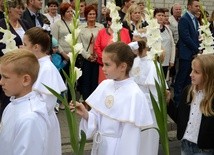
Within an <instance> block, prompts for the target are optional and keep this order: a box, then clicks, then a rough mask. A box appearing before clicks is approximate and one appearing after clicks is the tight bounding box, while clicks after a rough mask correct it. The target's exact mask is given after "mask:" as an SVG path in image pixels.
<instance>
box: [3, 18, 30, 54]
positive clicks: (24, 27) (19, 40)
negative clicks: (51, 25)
mask: <svg viewBox="0 0 214 155" xmlns="http://www.w3.org/2000/svg"><path fill="white" fill-rule="evenodd" d="M19 23H20V24H21V26H22V28H23V29H24V30H25V31H26V30H28V29H29V28H30V26H29V24H28V22H27V21H26V20H23V19H21V20H19ZM9 26H10V31H11V32H12V34H14V35H16V38H15V39H14V40H15V42H16V46H17V47H19V46H20V45H22V39H21V38H20V36H19V35H18V34H17V33H16V31H15V30H14V29H13V27H12V26H11V25H10V24H9ZM0 27H2V28H3V29H7V26H6V22H5V19H0ZM3 35H4V34H3V33H1V32H0V39H2V38H3ZM4 48H5V44H3V43H0V56H2V55H3V53H2V49H4Z"/></svg>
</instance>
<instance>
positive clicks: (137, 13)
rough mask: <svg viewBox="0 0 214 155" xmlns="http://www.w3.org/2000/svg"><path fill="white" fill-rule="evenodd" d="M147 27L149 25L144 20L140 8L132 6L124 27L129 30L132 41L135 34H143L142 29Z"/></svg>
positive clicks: (124, 21) (126, 16) (135, 5)
mask: <svg viewBox="0 0 214 155" xmlns="http://www.w3.org/2000/svg"><path fill="white" fill-rule="evenodd" d="M147 25H148V23H147V22H146V21H145V20H144V21H143V20H142V16H141V9H140V6H139V5H137V4H133V5H131V6H130V7H129V9H128V11H127V13H126V15H125V17H124V20H123V27H124V28H127V29H128V30H129V35H130V37H131V40H133V33H134V32H141V30H142V28H143V27H146V26H147Z"/></svg>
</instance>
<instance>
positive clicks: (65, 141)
mask: <svg viewBox="0 0 214 155" xmlns="http://www.w3.org/2000/svg"><path fill="white" fill-rule="evenodd" d="M57 116H58V119H59V122H60V127H61V135H62V154H63V155H71V146H70V144H69V132H68V124H67V119H66V115H65V111H64V110H61V111H60V112H59V113H58V114H57ZM168 129H169V132H168V134H169V141H170V154H172V155H180V142H179V141H178V140H177V139H176V131H175V130H176V125H175V123H174V122H173V121H172V120H171V119H168ZM91 144H92V143H91V141H88V142H87V143H86V146H85V155H90V149H91ZM158 155H163V153H162V150H161V146H160V150H159V154H158Z"/></svg>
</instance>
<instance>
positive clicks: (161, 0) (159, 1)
mask: <svg viewBox="0 0 214 155" xmlns="http://www.w3.org/2000/svg"><path fill="white" fill-rule="evenodd" d="M45 1H48V0H45ZM61 1H65V2H66V1H67V2H68V1H69V0H61ZM85 1H86V3H87V4H89V3H90V4H91V3H98V2H104V0H85ZM106 1H108V0H106ZM116 1H118V0H116ZM201 1H202V4H203V6H205V9H206V10H207V11H208V12H209V13H210V15H211V13H212V11H213V10H214V0H201ZM151 2H152V4H153V6H154V7H165V8H168V9H170V8H171V7H172V5H173V4H174V3H180V4H181V5H182V7H183V9H185V8H186V6H187V0H151Z"/></svg>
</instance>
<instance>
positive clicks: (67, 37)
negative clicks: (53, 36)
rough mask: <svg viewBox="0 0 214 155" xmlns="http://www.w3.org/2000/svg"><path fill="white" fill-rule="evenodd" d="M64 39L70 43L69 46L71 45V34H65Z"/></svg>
mask: <svg viewBox="0 0 214 155" xmlns="http://www.w3.org/2000/svg"><path fill="white" fill-rule="evenodd" d="M65 41H66V42H67V43H68V44H69V45H70V46H72V45H73V39H72V34H70V33H69V34H67V35H66V36H65Z"/></svg>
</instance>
